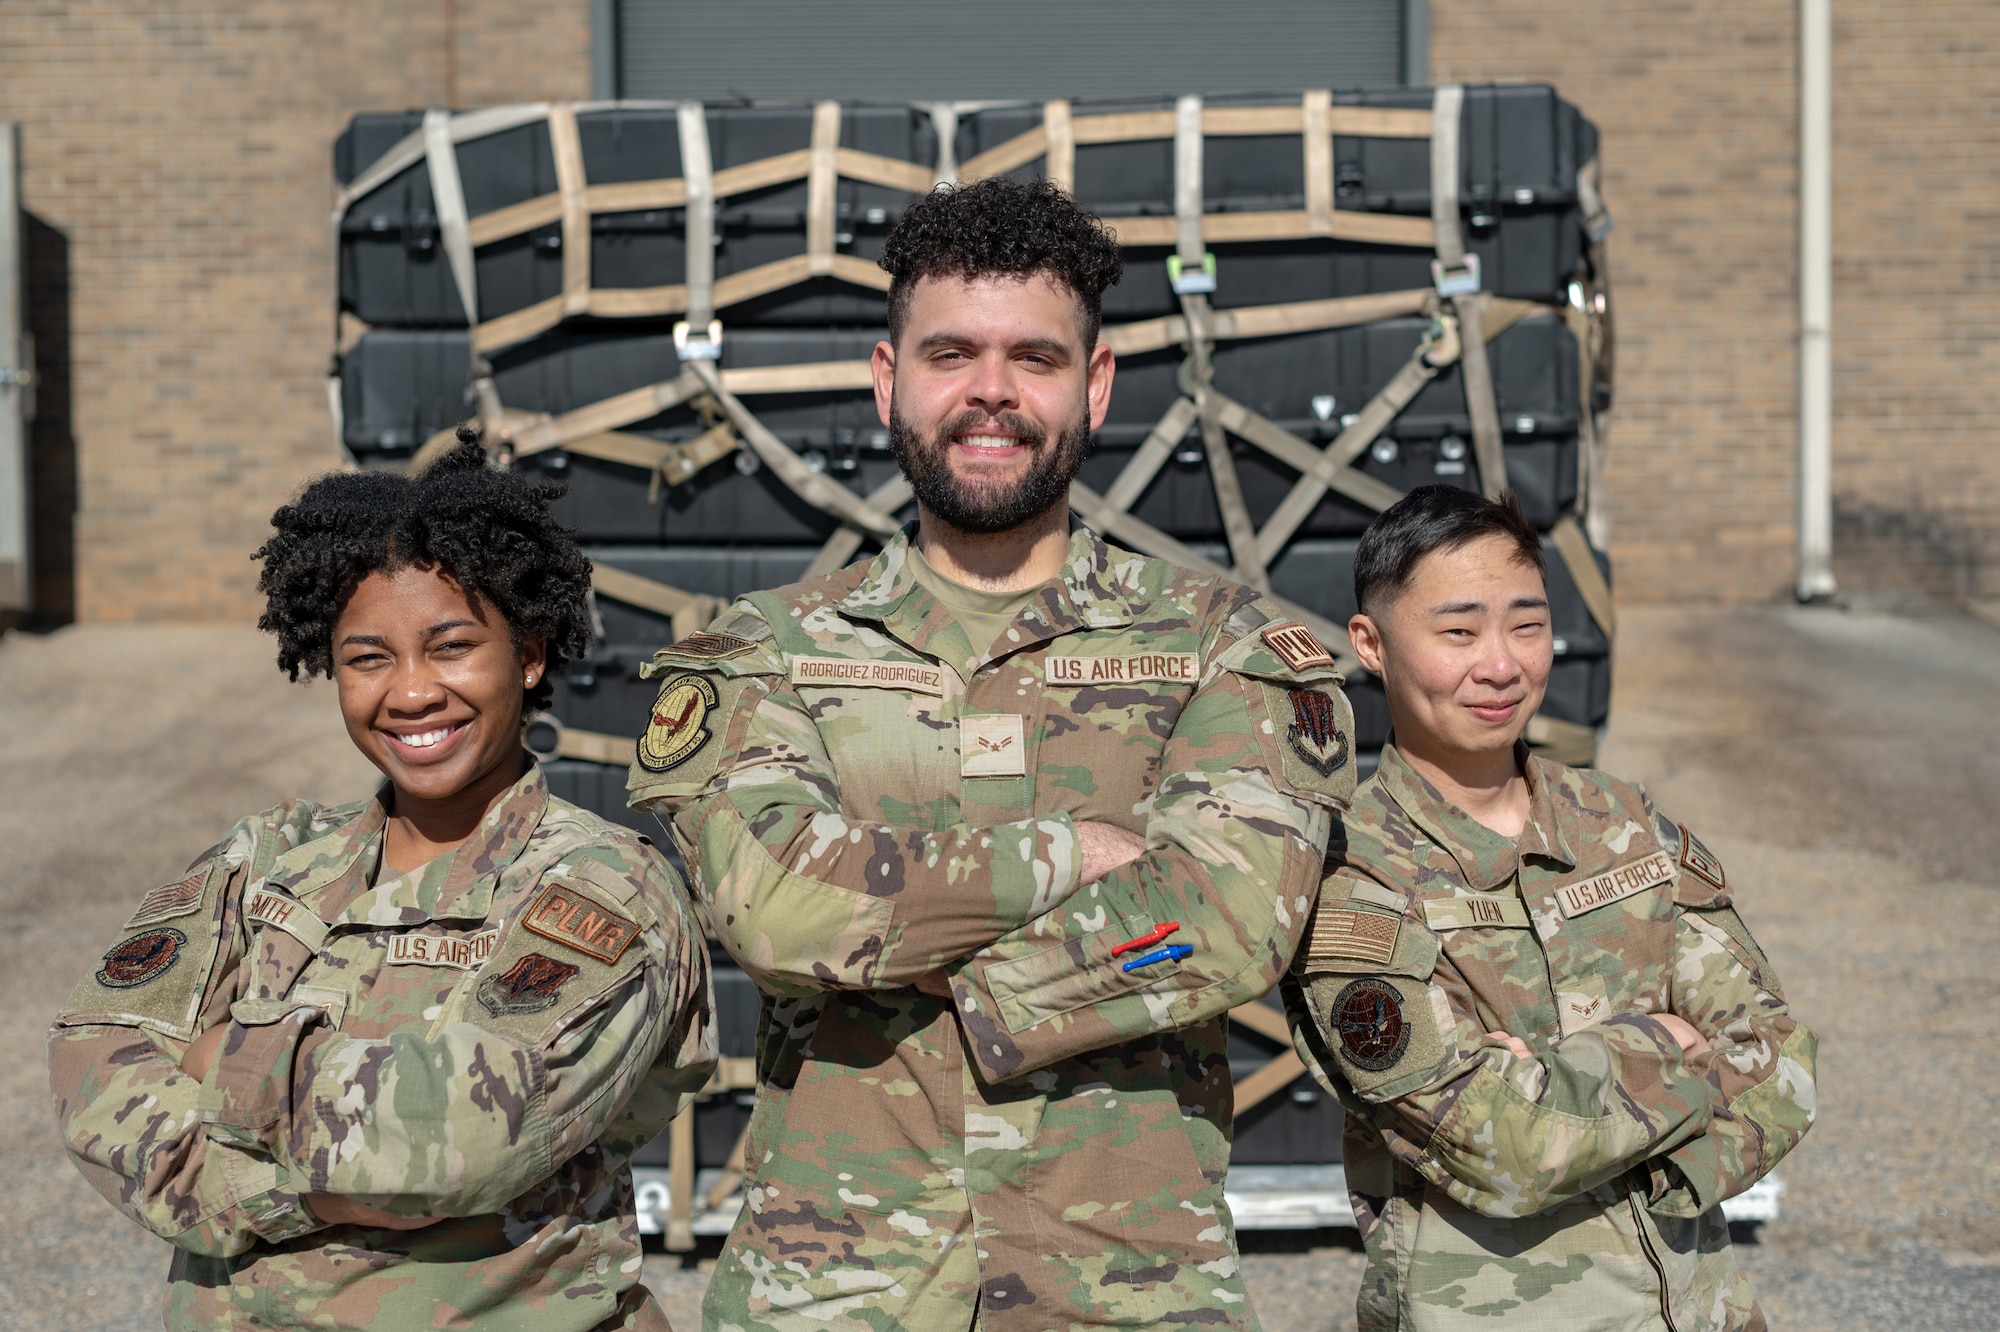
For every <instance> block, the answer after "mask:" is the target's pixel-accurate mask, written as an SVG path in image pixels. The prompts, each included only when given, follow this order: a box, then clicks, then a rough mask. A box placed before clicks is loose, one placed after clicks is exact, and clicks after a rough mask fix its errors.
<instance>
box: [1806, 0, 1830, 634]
mask: <svg viewBox="0 0 2000 1332" xmlns="http://www.w3.org/2000/svg"><path fill="white" fill-rule="evenodd" d="M1832 324H1833V15H1832V0H1799V570H1798V575H1799V581H1798V598H1799V600H1800V601H1821V600H1824V599H1826V598H1828V597H1831V596H1832V595H1833V593H1834V582H1833V347H1832V332H1833V330H1832Z"/></svg>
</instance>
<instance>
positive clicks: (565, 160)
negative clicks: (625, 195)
mask: <svg viewBox="0 0 2000 1332" xmlns="http://www.w3.org/2000/svg"><path fill="white" fill-rule="evenodd" d="M549 148H550V151H551V154H552V155H553V156H554V158H555V163H556V192H557V193H558V194H559V195H560V196H561V198H562V247H563V255H562V258H563V264H562V278H563V313H564V314H565V315H580V314H585V313H588V311H589V310H590V206H589V205H588V204H587V203H585V202H584V197H583V191H584V179H583V140H582V138H581V137H579V135H578V133H577V128H576V108H575V107H574V106H572V105H571V104H569V103H568V102H558V103H557V104H556V105H554V106H551V107H550V108H549Z"/></svg>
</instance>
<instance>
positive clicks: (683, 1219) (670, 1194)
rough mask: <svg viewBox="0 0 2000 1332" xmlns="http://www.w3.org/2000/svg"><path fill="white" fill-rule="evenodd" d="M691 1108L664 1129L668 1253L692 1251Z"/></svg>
mask: <svg viewBox="0 0 2000 1332" xmlns="http://www.w3.org/2000/svg"><path fill="white" fill-rule="evenodd" d="M695 1164H696V1163H695V1159H694V1105H693V1104H692V1103H690V1104H688V1105H687V1106H686V1107H685V1108H684V1109H683V1110H682V1111H681V1112H680V1113H679V1114H678V1115H675V1116H674V1122H673V1126H672V1127H671V1128H669V1129H668V1130H667V1224H666V1225H665V1226H664V1227H663V1229H664V1230H665V1231H666V1232H667V1233H666V1249H667V1252H668V1253H690V1252H692V1251H693V1250H694V1247H695V1239H694V1172H695Z"/></svg>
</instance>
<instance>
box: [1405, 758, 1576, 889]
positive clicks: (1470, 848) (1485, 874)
mask: <svg viewBox="0 0 2000 1332" xmlns="http://www.w3.org/2000/svg"><path fill="white" fill-rule="evenodd" d="M1514 757H1515V759H1516V761H1518V762H1519V763H1520V764H1521V770H1522V772H1523V773H1524V774H1525V775H1526V777H1527V779H1528V821H1527V823H1526V824H1525V825H1523V826H1522V828H1521V835H1520V836H1519V837H1502V836H1501V835H1500V834H1499V833H1497V832H1494V831H1493V830H1492V829H1491V828H1488V827H1487V826H1486V825H1485V824H1483V823H1480V822H1479V821H1478V820H1477V819H1475V818H1473V817H1472V816H1471V815H1470V814H1467V813H1466V812H1465V811H1464V810H1462V809H1460V808H1459V807H1458V806H1457V805H1454V804H1452V803H1451V802H1450V801H1449V800H1446V799H1445V798H1444V796H1443V795H1442V794H1441V793H1440V792H1439V791H1438V789H1437V788H1436V787H1435V786H1432V785H1431V784H1430V782H1429V781H1427V780H1425V778H1424V777H1423V776H1422V775H1421V774H1420V773H1418V772H1417V770H1416V769H1415V768H1412V767H1411V766H1410V765H1409V763H1408V761H1407V760H1405V759H1404V758H1403V756H1402V755H1401V754H1400V753H1398V752H1397V750H1396V747H1395V746H1394V745H1393V744H1390V745H1384V746H1382V759H1381V763H1380V765H1379V766H1378V767H1377V768H1376V770H1375V772H1376V780H1377V781H1378V782H1379V783H1380V784H1381V787H1382V789H1383V791H1384V792H1386V793H1387V794H1388V796H1389V798H1390V799H1392V800H1394V801H1395V802H1396V804H1397V805H1398V806H1400V807H1401V808H1402V810H1403V813H1404V814H1406V815H1408V816H1409V819H1410V821H1411V822H1412V823H1414V824H1416V825H1417V827H1419V828H1421V829H1422V830H1423V831H1424V832H1426V833H1428V834H1429V835H1430V837H1431V839H1432V840H1433V841H1435V842H1436V843H1437V844H1438V845H1439V846H1440V847H1441V848H1443V850H1444V852H1445V854H1447V855H1449V856H1450V857H1451V858H1452V859H1453V860H1455V861H1457V862H1458V869H1459V876H1460V878H1461V879H1462V880H1463V881H1464V883H1465V885H1466V887H1468V888H1471V889H1473V890H1475V891H1477V892H1492V891H1493V890H1494V889H1496V888H1498V887H1500V886H1501V885H1503V884H1505V883H1506V882H1507V881H1508V880H1509V879H1511V878H1513V877H1514V875H1515V873H1516V871H1517V870H1519V868H1520V863H1521V857H1523V856H1540V857H1542V858H1544V859H1547V860H1553V861H1556V862H1558V863H1560V864H1561V865H1562V866H1563V867H1564V868H1565V869H1574V868H1575V867H1576V854H1575V852H1574V851H1572V850H1571V846H1572V844H1573V843H1572V838H1571V836H1570V833H1571V829H1570V828H1569V827H1568V826H1567V821H1566V819H1565V818H1564V816H1563V815H1562V813H1561V812H1560V811H1559V810H1558V809H1557V807H1556V802H1555V801H1554V799H1553V798H1552V783H1551V780H1550V779H1551V776H1552V773H1551V771H1550V765H1549V764H1548V763H1547V762H1546V761H1544V760H1542V759H1540V758H1537V757H1535V756H1534V755H1532V754H1530V753H1529V752H1528V748H1527V746H1526V745H1523V744H1516V746H1515V749H1514Z"/></svg>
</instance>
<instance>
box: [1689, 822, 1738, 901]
mask: <svg viewBox="0 0 2000 1332" xmlns="http://www.w3.org/2000/svg"><path fill="white" fill-rule="evenodd" d="M1680 830H1681V868H1682V869H1684V870H1688V871H1690V872H1691V873H1693V874H1696V875H1698V876H1700V877H1701V878H1702V879H1704V880H1706V881H1707V882H1708V883H1709V884H1710V885H1712V886H1713V887H1715V888H1717V889H1719V890H1722V891H1725V892H1726V891H1728V888H1729V879H1728V876H1726V875H1725V874H1723V872H1722V862H1721V861H1720V860H1717V859H1716V858H1715V853H1714V852H1713V851H1710V850H1709V849H1708V848H1707V847H1705V846H1703V845H1702V844H1701V839H1700V838H1699V837H1696V836H1695V835H1694V834H1693V833H1691V832H1689V831H1688V827H1687V825H1686V824H1685V823H1683V824H1681V825H1680Z"/></svg>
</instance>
